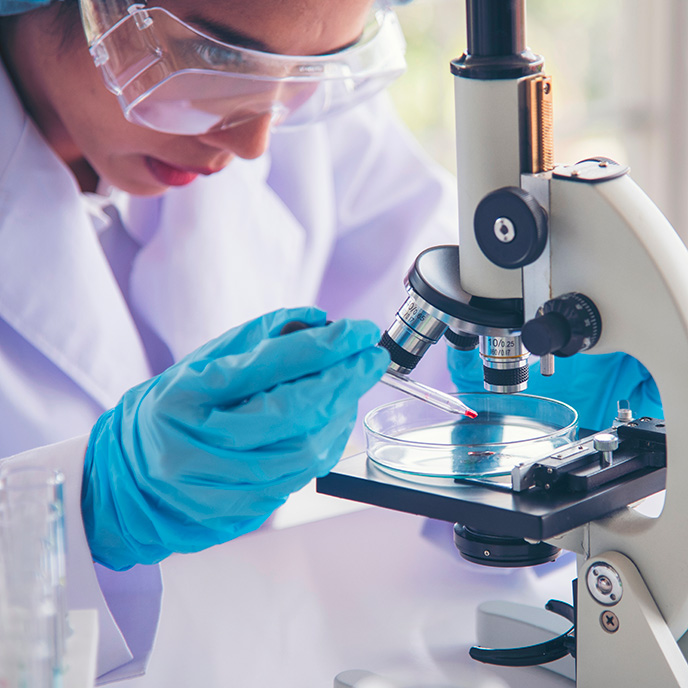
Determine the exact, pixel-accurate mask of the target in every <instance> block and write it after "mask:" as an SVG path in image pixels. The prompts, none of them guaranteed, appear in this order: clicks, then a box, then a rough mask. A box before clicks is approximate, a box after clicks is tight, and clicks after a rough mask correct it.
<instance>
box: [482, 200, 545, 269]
mask: <svg viewBox="0 0 688 688" xmlns="http://www.w3.org/2000/svg"><path fill="white" fill-rule="evenodd" d="M473 228H474V231H475V239H476V241H477V242H478V246H479V247H480V250H481V251H482V252H483V253H484V254H485V256H486V257H487V258H488V259H489V260H490V261H492V262H493V263H494V264H495V265H498V266H499V267H502V268H508V269H512V270H513V269H515V268H522V267H523V266H524V265H530V264H531V263H533V262H534V261H536V260H537V259H538V258H539V257H540V255H541V254H542V252H543V250H544V249H545V245H546V244H547V213H546V212H545V209H544V208H543V207H542V206H541V205H540V204H539V203H538V202H537V201H536V200H535V198H533V196H531V195H530V194H529V193H528V192H527V191H524V190H523V189H520V188H519V187H517V186H506V187H504V188H503V189H497V190H496V191H492V192H491V193H489V194H487V196H485V198H483V199H482V201H480V203H478V207H477V208H476V209H475V215H474V216H473Z"/></svg>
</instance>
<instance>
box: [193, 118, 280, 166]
mask: <svg viewBox="0 0 688 688" xmlns="http://www.w3.org/2000/svg"><path fill="white" fill-rule="evenodd" d="M271 126H272V116H271V115H270V113H265V114H263V115H259V116H257V117H253V118H252V119H249V120H247V121H246V122H242V123H241V124H235V125H234V126H232V127H229V128H228V129H220V130H217V131H212V132H209V133H207V134H203V135H202V136H199V137H198V138H199V139H200V140H201V141H203V142H204V143H206V144H207V145H210V146H213V147H215V148H222V149H223V150H226V151H230V152H232V153H234V154H235V155H237V156H238V157H240V158H244V159H246V160H253V159H254V158H257V157H259V156H261V155H262V154H263V153H265V151H266V150H267V147H268V143H269V142H270V129H271Z"/></svg>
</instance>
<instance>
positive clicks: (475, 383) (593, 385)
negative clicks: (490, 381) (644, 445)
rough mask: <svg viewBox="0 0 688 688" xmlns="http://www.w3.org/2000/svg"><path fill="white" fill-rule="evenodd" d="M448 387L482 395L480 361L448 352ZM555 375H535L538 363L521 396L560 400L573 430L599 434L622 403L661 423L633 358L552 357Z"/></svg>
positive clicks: (474, 355)
mask: <svg viewBox="0 0 688 688" xmlns="http://www.w3.org/2000/svg"><path fill="white" fill-rule="evenodd" d="M448 363H449V370H450V372H451V377H452V382H453V383H454V384H455V385H456V387H457V389H458V390H459V391H460V392H479V391H484V388H483V373H482V362H481V361H480V357H479V355H478V352H477V351H471V352H465V351H456V350H455V349H451V348H450V349H449V354H448ZM554 369H555V373H554V375H552V376H551V377H544V376H542V375H541V374H540V363H539V362H538V363H536V364H534V365H532V366H531V368H530V379H529V381H528V389H527V390H526V391H525V394H534V395H536V396H541V397H548V398H550V399H558V400H559V401H563V402H565V403H567V404H569V405H570V406H573V408H575V409H576V411H578V426H579V427H580V428H585V429H588V430H602V429H604V428H608V427H610V426H611V424H612V422H613V421H614V418H615V417H616V402H617V401H619V400H620V399H628V401H629V402H630V404H631V408H632V409H633V412H634V414H635V415H636V416H651V417H653V418H664V412H663V411H662V403H661V400H660V397H659V391H658V389H657V385H656V384H655V381H654V380H653V379H652V376H651V375H650V373H649V372H648V370H647V368H645V367H644V366H643V365H642V364H641V363H639V362H638V361H637V360H636V359H635V358H633V357H632V356H629V355H628V354H624V353H613V354H597V355H596V354H576V355H574V356H571V357H569V358H559V357H558V356H557V357H555V363H554Z"/></svg>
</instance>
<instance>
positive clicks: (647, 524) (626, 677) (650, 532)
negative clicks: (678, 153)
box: [549, 176, 688, 688]
mask: <svg viewBox="0 0 688 688" xmlns="http://www.w3.org/2000/svg"><path fill="white" fill-rule="evenodd" d="M549 191H550V242H551V286H552V294H553V295H560V294H565V293H568V292H574V291H575V292H581V293H583V294H585V295H586V296H588V297H590V298H591V299H592V300H593V301H594V302H595V304H596V305H597V307H598V308H599V311H600V314H601V317H602V323H603V325H602V337H601V339H600V341H599V343H598V345H597V346H596V347H595V349H594V353H596V354H598V353H609V352H614V351H625V352H627V353H629V354H631V355H632V356H634V357H635V358H637V359H638V360H639V361H641V362H642V363H643V364H644V365H645V366H646V367H647V368H648V370H649V371H650V372H651V373H652V375H653V377H654V379H655V381H656V382H657V385H658V387H659V390H660V393H661V397H662V403H663V408H664V412H665V424H666V431H667V483H666V501H665V505H664V509H663V511H662V513H661V515H659V516H658V517H657V518H651V517H648V516H645V515H643V514H641V513H640V512H638V511H637V510H635V509H633V508H627V509H624V510H621V511H619V512H617V513H615V514H613V515H612V516H610V517H608V518H606V519H604V520H601V521H596V522H592V523H588V524H587V525H585V526H582V527H579V528H576V529H575V530H573V531H570V532H569V533H565V534H564V535H561V536H559V537H557V538H555V539H553V540H551V541H550V542H551V544H555V545H557V546H559V547H562V548H564V549H568V550H570V551H574V552H576V553H577V554H578V555H579V556H578V618H577V624H576V637H577V660H576V685H577V686H578V687H579V688H597V687H598V686H604V687H605V688H627V687H628V686H652V687H653V688H674V687H678V686H688V663H687V662H686V658H685V656H684V654H683V652H682V650H681V647H680V645H681V638H682V636H684V634H685V633H686V629H688V576H687V575H686V574H687V573H688V547H686V546H685V544H683V543H682V542H681V535H682V533H683V532H684V531H683V528H684V527H685V523H686V519H687V518H688V509H687V508H686V506H685V502H684V501H683V495H684V494H685V492H686V488H688V462H687V461H686V460H685V458H681V456H682V454H683V453H684V452H685V448H686V447H688V444H687V442H688V423H686V418H685V416H686V411H688V403H687V401H686V392H685V385H686V384H688V360H687V359H686V354H687V353H688V249H686V247H685V245H684V244H683V242H682V241H681V240H680V238H679V237H678V235H677V234H676V232H675V231H674V230H673V228H672V227H671V226H670V225H669V223H668V222H667V220H666V219H665V218H664V216H663V215H662V214H661V213H660V211H659V210H658V209H657V208H656V206H654V204H653V203H652V202H651V201H650V199H649V198H648V197H647V196H646V195H645V194H644V193H643V192H642V190H641V189H640V188H639V187H638V186H637V185H636V184H635V183H634V182H633V181H632V180H631V179H630V177H628V176H623V177H619V178H617V179H612V180H609V181H604V182H601V183H584V182H576V181H572V180H567V179H558V178H556V176H555V177H553V178H552V179H551V181H550V182H549ZM579 355H585V354H579ZM600 565H601V566H611V567H612V569H613V570H614V571H615V572H616V573H617V574H618V583H619V585H620V587H619V590H620V591H621V594H620V595H619V596H618V598H617V600H615V602H614V604H611V605H609V604H602V603H600V602H598V601H597V600H596V599H595V597H593V595H592V594H591V590H594V588H595V585H594V583H595V580H596V579H595V578H594V577H593V580H592V582H591V583H590V584H588V575H589V571H590V570H591V569H593V568H594V567H595V566H598V567H599V566H600ZM605 571H606V569H605ZM606 599H607V602H609V598H606ZM686 649H688V645H687V646H686ZM562 673H565V672H562Z"/></svg>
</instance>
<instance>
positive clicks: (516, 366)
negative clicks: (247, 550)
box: [480, 335, 529, 394]
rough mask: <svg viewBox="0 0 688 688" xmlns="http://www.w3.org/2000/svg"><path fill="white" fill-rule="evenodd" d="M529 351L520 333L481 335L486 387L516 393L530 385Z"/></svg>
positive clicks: (499, 391)
mask: <svg viewBox="0 0 688 688" xmlns="http://www.w3.org/2000/svg"><path fill="white" fill-rule="evenodd" d="M528 355H529V354H528V352H527V351H526V350H525V349H524V348H523V344H522V342H521V336H520V335H509V336H504V337H488V336H483V337H480V357H481V358H482V359H483V376H484V381H485V382H484V385H485V389H486V390H487V391H488V392H497V393H499V394H514V393H515V392H522V391H523V390H524V389H526V388H527V387H528Z"/></svg>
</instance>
